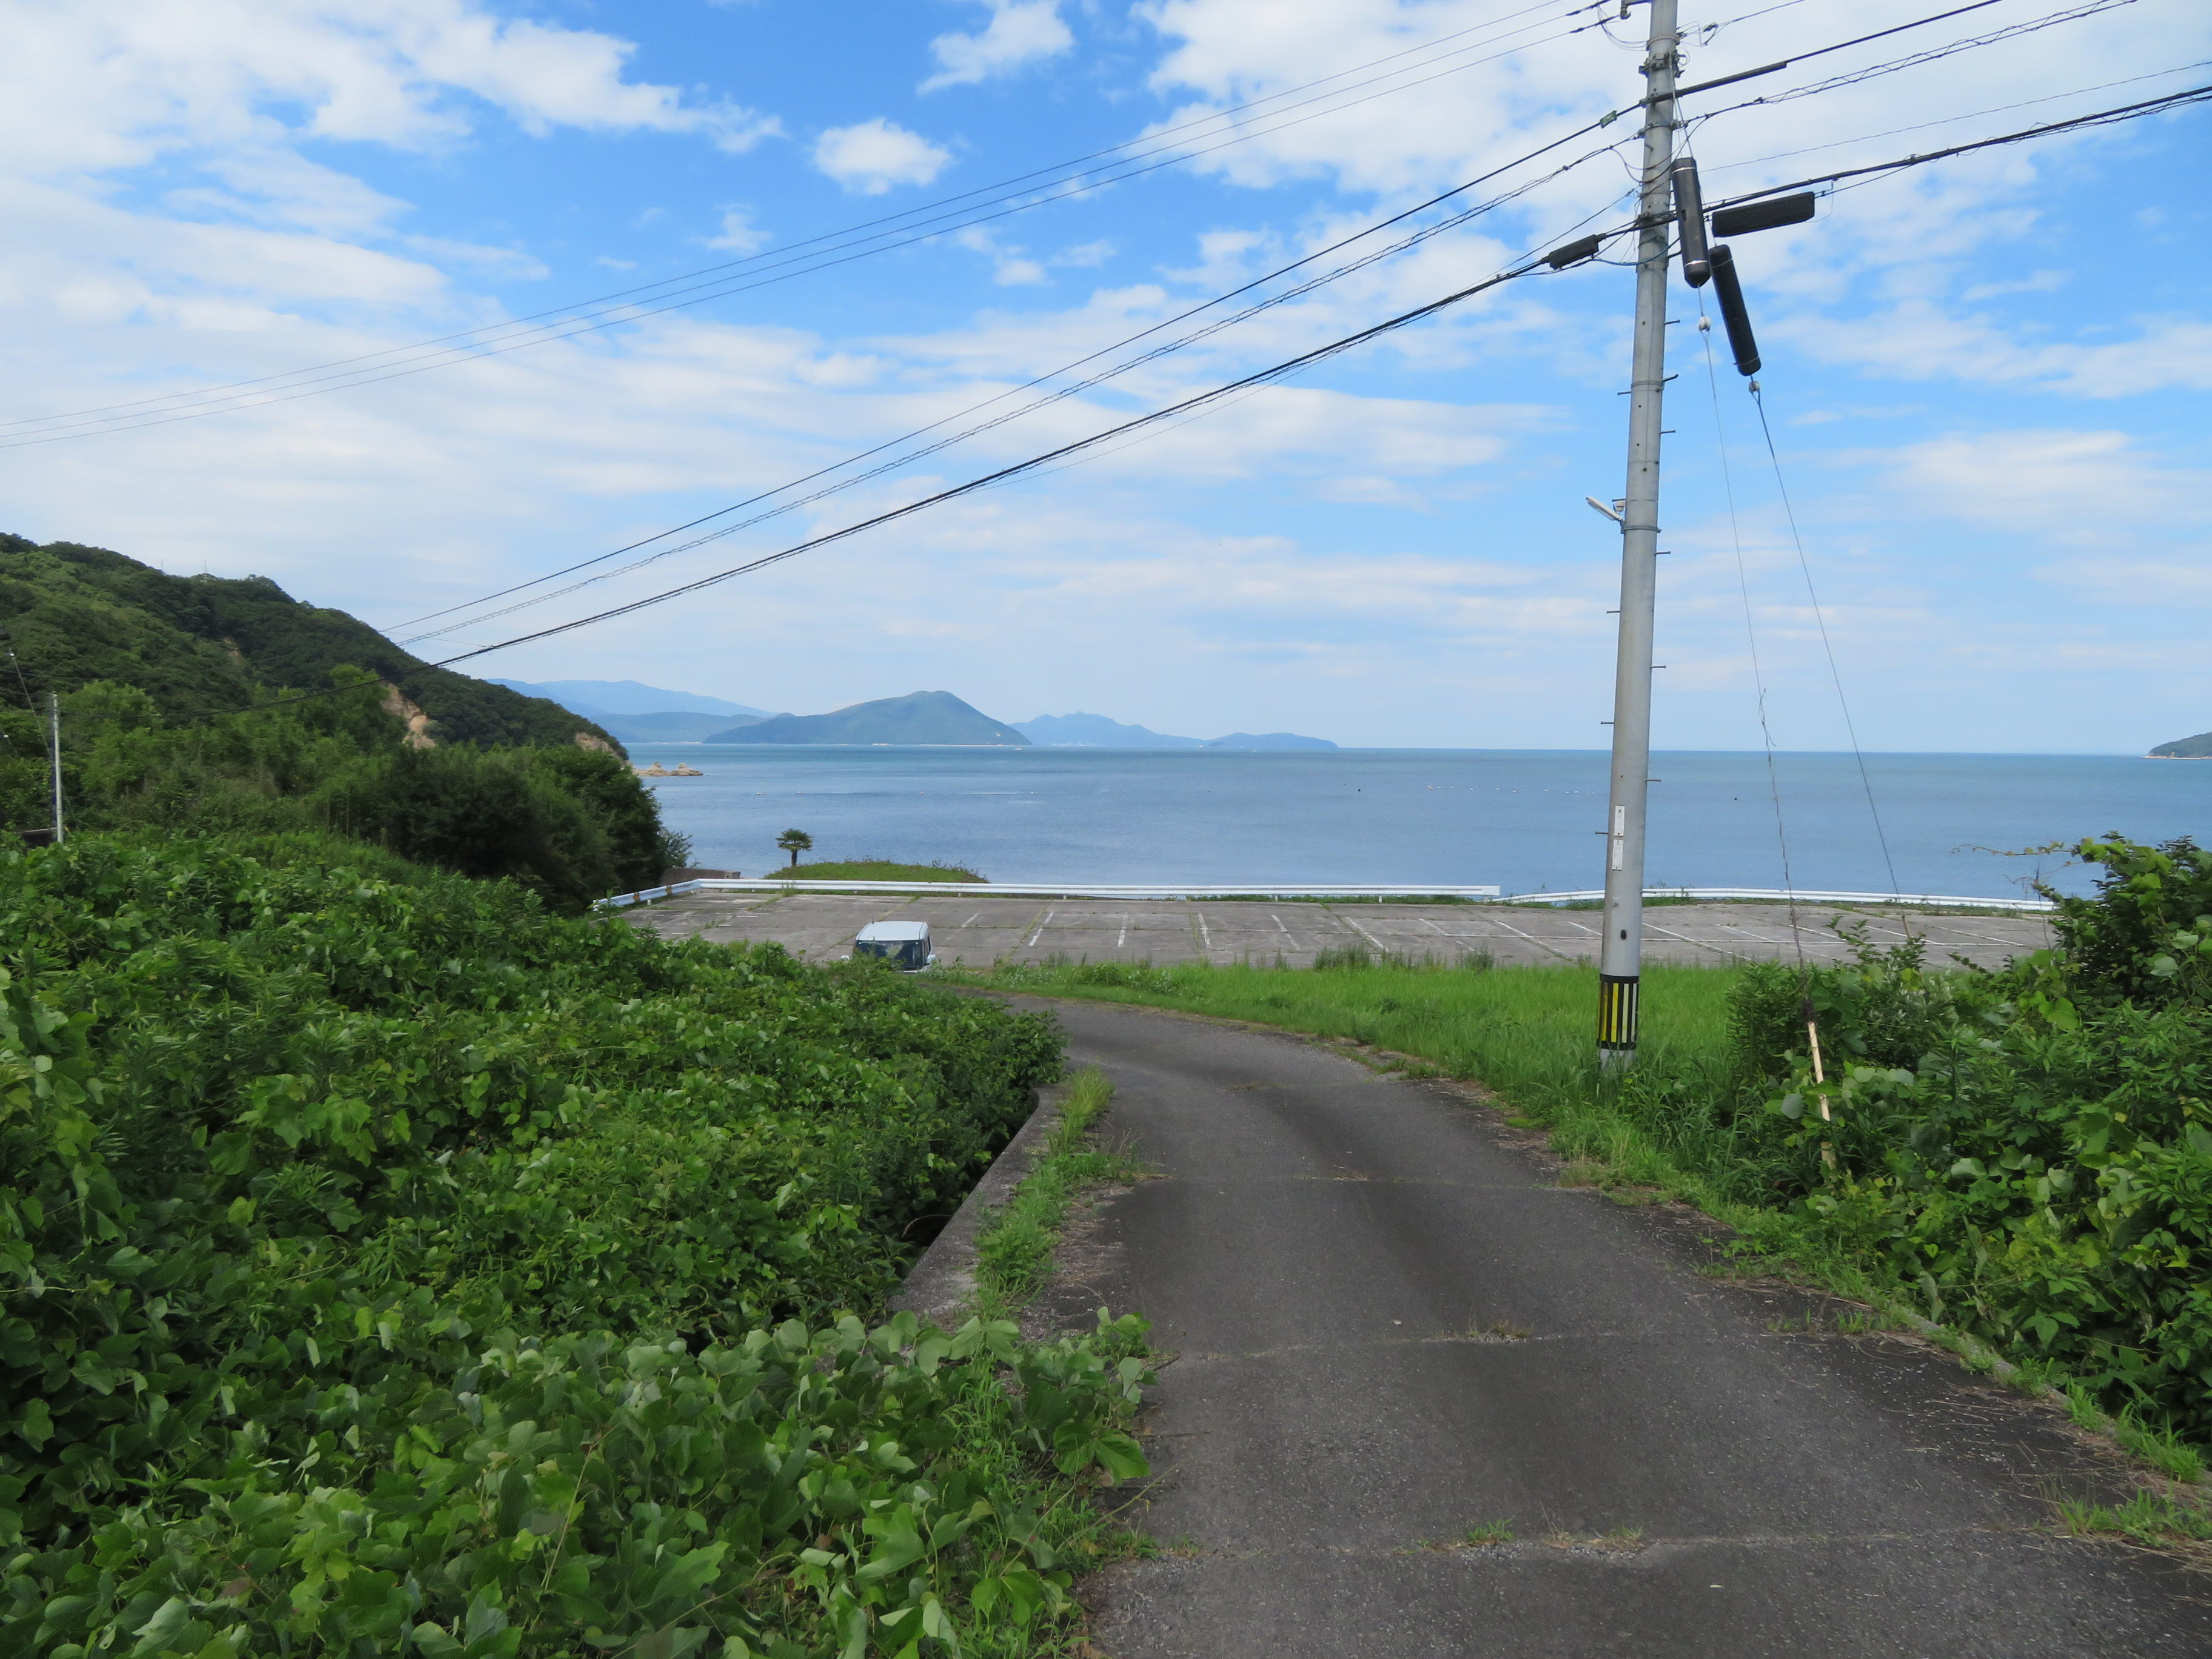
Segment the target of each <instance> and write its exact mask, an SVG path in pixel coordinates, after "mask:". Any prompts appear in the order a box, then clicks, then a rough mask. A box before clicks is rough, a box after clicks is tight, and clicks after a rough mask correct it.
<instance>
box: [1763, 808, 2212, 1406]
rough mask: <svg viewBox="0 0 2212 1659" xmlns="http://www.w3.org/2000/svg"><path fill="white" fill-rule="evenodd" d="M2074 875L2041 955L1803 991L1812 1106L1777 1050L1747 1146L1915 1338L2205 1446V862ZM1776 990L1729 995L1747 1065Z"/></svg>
mask: <svg viewBox="0 0 2212 1659" xmlns="http://www.w3.org/2000/svg"><path fill="white" fill-rule="evenodd" d="M2078 852H2079V854H2080V856H2081V857H2083V858H2084V859H2086V860H2090V861H2092V862H2094V863H2097V864H2100V865H2102V866H2104V867H2105V874H2104V876H2103V878H2102V879H2101V880H2100V884H2099V889H2098V892H2097V894H2096V896H2094V897H2093V898H2066V899H2063V900H2061V901H2060V910H2059V915H2058V918H2057V930H2058V933H2059V936H2060V939H2061V945H2060V948H2059V949H2057V951H2039V952H2037V953H2036V954H2035V955H2033V957H2028V958H2027V959H2026V960H2024V961H2022V962H2020V963H2015V964H2014V965H2013V966H2012V967H2011V968H2009V969H2007V970H2005V971H2004V972H2002V973H1999V974H1989V975H1980V974H1978V975H1949V976H1945V977H1944V978H1943V979H1942V981H1936V980H1935V979H1934V978H1933V977H1932V976H1929V975H1923V973H1922V971H1921V969H1920V964H1919V957H1918V954H1917V951H1911V950H1908V949H1900V950H1897V951H1863V952H1862V953H1861V955H1860V957H1859V960H1858V961H1857V963H1854V964H1852V965H1850V966H1849V967H1845V968H1838V969H1820V970H1817V971H1816V972H1815V973H1814V975H1812V976H1811V977H1812V985H1813V994H1814V1000H1815V1003H1816V1006H1819V1007H1820V1009H1821V1010H1822V1015H1823V1018H1822V1026H1821V1031H1822V1041H1823V1046H1824V1048H1825V1049H1826V1051H1827V1052H1826V1058H1827V1060H1828V1064H1827V1067H1826V1071H1827V1078H1826V1082H1825V1083H1816V1082H1815V1081H1814V1079H1813V1077H1812V1074H1811V1067H1810V1064H1809V1057H1808V1054H1806V1052H1805V1045H1804V1042H1803V1040H1802V1031H1801V1032H1800V1033H1799V1034H1798V1036H1797V1040H1796V1044H1795V1049H1796V1052H1795V1053H1793V1054H1790V1055H1789V1056H1788V1060H1787V1063H1786V1065H1785V1066H1784V1067H1783V1068H1782V1069H1783V1070H1784V1071H1785V1072H1786V1073H1787V1081H1786V1084H1785V1085H1784V1092H1782V1093H1781V1094H1780V1095H1779V1097H1777V1098H1773V1099H1771V1100H1770V1101H1769V1102H1767V1103H1766V1104H1765V1108H1764V1110H1763V1112H1762V1113H1761V1114H1760V1115H1759V1118H1758V1121H1757V1122H1756V1123H1755V1124H1754V1125H1753V1126H1752V1128H1753V1140H1754V1141H1755V1142H1758V1143H1761V1144H1763V1145H1764V1146H1765V1147H1766V1148H1767V1149H1768V1151H1769V1152H1771V1153H1772V1154H1773V1155H1774V1156H1776V1157H1777V1158H1778V1159H1779V1160H1780V1163H1781V1165H1782V1166H1783V1167H1784V1169H1785V1170H1787V1171H1788V1175H1787V1176H1786V1178H1785V1180H1784V1182H1783V1183H1782V1184H1783V1186H1784V1188H1785V1190H1789V1191H1794V1192H1796V1194H1799V1197H1798V1200H1797V1201H1798V1202H1799V1203H1801V1204H1802V1205H1803V1206H1805V1207H1806V1208H1807V1209H1808V1210H1809V1211H1811V1212H1814V1213H1816V1214H1819V1215H1820V1216H1823V1217H1825V1218H1826V1219H1827V1220H1828V1222H1829V1223H1830V1224H1831V1225H1832V1226H1833V1227H1835V1228H1836V1229H1838V1230H1839V1231H1840V1232H1841V1233H1842V1234H1843V1235H1844V1237H1848V1238H1850V1239H1851V1240H1852V1241H1854V1242H1855V1243H1856V1244H1857V1246H1858V1248H1859V1249H1862V1250H1863V1251H1865V1252H1870V1253H1872V1254H1873V1255H1875V1256H1877V1257H1879V1258H1881V1259H1882V1260H1883V1261H1886V1263H1887V1267H1889V1269H1890V1270H1891V1272H1893V1273H1894V1274H1895V1276H1896V1277H1897V1279H1899V1281H1900V1282H1901V1283H1902V1284H1903V1285H1905V1286H1907V1287H1909V1288H1910V1289H1911V1291H1913V1292H1914V1293H1915V1294H1916V1295H1917V1296H1918V1297H1921V1298H1923V1300H1924V1302H1925V1304H1926V1305H1927V1308H1928V1311H1929V1314H1930V1315H1931V1316H1935V1317H1940V1318H1943V1319H1946V1320H1948V1321H1951V1322H1954V1323H1957V1324H1959V1325H1960V1326H1963V1327H1964V1328H1967V1329H1969V1330H1972V1331H1973V1332H1975V1333H1976V1334H1980V1335H1982V1336H1984V1337H1986V1338H1988V1339H1989V1340H1991V1341H1993V1342H1996V1343H1997V1344H1998V1345H2000V1346H2002V1347H2003V1348H2005V1349H2006V1350H2008V1352H2012V1353H2014V1354H2015V1356H2017V1357H2021V1358H2032V1359H2035V1360H2039V1361H2043V1362H2047V1363H2049V1364H2053V1365H2055V1366H2057V1367H2058V1368H2060V1369H2063V1370H2064V1371H2066V1372H2067V1373H2069V1374H2070V1375H2071V1376H2074V1377H2075V1378H2076V1379H2077V1380H2078V1381H2079V1382H2081V1383H2082V1384H2083V1385H2085V1386H2086V1387H2087V1388H2088V1389H2091V1390H2092V1391H2093V1392H2094V1393H2095V1394H2097V1395H2099V1396H2100V1399H2101V1400H2102V1401H2103V1402H2104V1403H2105V1404H2106V1406H2107V1407H2113V1408H2119V1407H2132V1408H2135V1409H2136V1410H2138V1411H2140V1412H2142V1413H2144V1414H2145V1415H2147V1416H2148V1417H2150V1418H2153V1419H2155V1420H2158V1421H2161V1422H2164V1423H2166V1424H2170V1425H2174V1426H2176V1427H2178V1428H2179V1429H2180V1430H2181V1431H2184V1432H2185V1433H2186V1434H2188V1435H2190V1436H2191V1437H2195V1438H2197V1439H2203V1438H2206V1437H2212V1279H2208V1277H2207V1273H2206V1269H2207V1267H2208V1266H2212V1018H2208V1013H2212V860H2208V858H2207V856H2206V854H2204V853H2203V851H2202V850H2200V849H2199V848H2196V847H2195V846H2193V845H2192V844H2191V843H2189V842H2175V843H2172V845H2169V846H2167V847H2165V848H2148V847H2141V846H2136V845H2133V844H2131V843H2129V842H2124V841H2121V840H2119V839H2118V838H2117V837H2113V838H2109V839H2107V840H2105V841H2101V842H2084V843H2083V844H2082V845H2081V848H2079V849H2078ZM1779 977H1780V975H1778V974H1777V973H1776V972H1773V971H1761V972H1759V973H1754V974H1753V975H1748V976H1747V979H1746V981H1745V982H1744V990H1743V993H1742V995H1741V1001H1740V1004H1739V1008H1738V1014H1739V1018H1738V1030H1739V1033H1740V1034H1741V1036H1742V1041H1743V1042H1745V1043H1747V1044H1749V1045H1750V1053H1751V1054H1752V1055H1753V1057H1756V1056H1757V1055H1759V1054H1766V1053H1770V1052H1772V1051H1773V1049H1774V1047H1775V1044H1776V1041H1777V1035H1778V1024H1779V1022H1778V1018H1777V1017H1776V1016H1775V1014H1774V1012H1773V1005H1774V1004H1775V1003H1776V1002H1777V1000H1778V997H1777V992H1776V984H1777V981H1778V978H1779ZM1824 1104H1825V1106H1826V1115H1825V1116H1824V1115H1822V1111H1821V1108H1822V1106H1823V1105H1824Z"/></svg>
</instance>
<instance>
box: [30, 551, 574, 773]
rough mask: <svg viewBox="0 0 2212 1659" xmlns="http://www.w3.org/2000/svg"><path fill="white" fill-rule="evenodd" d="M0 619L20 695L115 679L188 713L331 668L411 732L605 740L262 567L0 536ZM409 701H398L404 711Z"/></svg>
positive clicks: (310, 678)
mask: <svg viewBox="0 0 2212 1659" xmlns="http://www.w3.org/2000/svg"><path fill="white" fill-rule="evenodd" d="M0 619H4V621H5V622H6V623H7V625H8V627H9V629H12V630H13V631H14V634H15V653H16V655H17V657H18V659H20V661H21V664H22V668H23V672H24V674H25V675H26V677H27V680H28V683H29V687H30V690H31V692H32V694H33V699H34V701H35V700H36V699H38V698H40V697H42V696H44V694H45V693H46V691H48V690H55V691H60V692H64V693H66V692H70V691H74V690H76V688H77V687H79V686H81V685H82V684H85V683H86V682H87V681H89V680H118V681H120V682H122V683H123V684H126V685H135V686H137V688H138V689H139V690H142V691H144V692H145V693H146V694H147V695H148V696H151V697H152V698H153V699H154V702H155V707H156V708H159V709H160V710H161V714H162V715H163V716H164V717H165V718H166V719H168V720H196V719H199V718H202V717H204V716H206V715H209V714H221V713H224V712H226V711H228V710H230V709H234V708H249V707H251V706H252V703H253V702H254V700H255V698H256V696H258V695H260V694H262V693H264V692H268V691H276V690H298V691H319V690H327V689H328V688H329V686H330V684H331V669H333V668H336V667H337V666H339V665H349V666H351V667H355V668H359V669H364V670H366V671H368V672H369V673H372V674H374V675H375V676H377V677H378V678H380V679H381V680H383V681H384V682H385V683H386V684H387V685H391V686H396V687H397V688H398V693H399V696H400V697H404V699H405V700H406V701H405V702H399V701H398V699H395V700H394V701H393V703H392V705H391V706H392V708H393V710H394V712H395V713H397V714H399V715H400V716H401V717H402V718H403V719H404V720H407V721H408V723H409V725H410V727H412V728H413V729H414V731H415V732H416V735H417V737H418V738H427V739H428V740H429V741H430V742H432V743H477V744H484V745H485V746H486V747H495V746H502V745H536V744H571V743H574V742H577V741H579V740H588V742H589V743H591V744H604V743H608V742H609V741H610V740H611V733H610V732H605V731H604V730H602V729H601V728H600V726H599V723H598V722H596V721H595V720H592V718H591V717H590V716H589V715H583V716H579V715H578V714H575V713H574V711H573V710H570V709H567V708H562V707H561V706H559V705H558V704H556V703H554V702H548V701H546V700H544V699H543V698H539V697H537V696H531V695H529V694H527V693H518V692H517V691H516V690H514V689H513V688H512V687H509V686H506V685H501V684H498V683H497V682H495V681H491V680H479V679H475V678H471V677H470V676H469V675H466V674H456V673H454V672H453V671H452V670H451V669H446V668H433V667H432V666H430V665H429V664H428V663H426V662H424V661H423V660H422V659H421V658H420V657H415V656H410V655H409V654H408V653H406V652H404V651H403V650H401V649H400V648H399V647H398V646H396V645H394V644H392V641H390V640H387V639H386V638H385V637H384V635H381V634H380V633H378V632H377V631H376V630H375V629H374V628H371V627H370V626H369V625H368V623H365V622H362V621H361V620H360V619H358V618H357V617H349V616H348V615H347V614H346V613H345V612H344V611H328V610H325V609H324V608H322V607H321V606H319V605H309V604H307V603H306V602H305V601H303V600H300V599H294V598H293V597H292V596H291V595H290V594H289V593H287V592H285V591H284V590H283V588H281V587H279V586H277V585H276V583H275V582H273V581H271V580H270V579H269V578H268V577H266V576H240V577H228V576H172V575H169V574H167V573H165V572H163V571H160V570H156V569H155V568H154V567H153V566H151V565H147V564H141V563H139V562H138V561H137V560H136V559H132V558H126V557H125V556H124V555H122V554H120V553H114V552H111V551H109V550H107V549H106V548H104V547H85V546H82V545H80V544H77V543H75V542H48V543H46V544H45V545H44V546H41V545H40V544H38V543H36V542H33V541H31V540H29V539H28V538H25V537H21V536H7V535H0ZM410 705H411V706H412V707H411V708H410Z"/></svg>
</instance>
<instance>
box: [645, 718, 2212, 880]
mask: <svg viewBox="0 0 2212 1659" xmlns="http://www.w3.org/2000/svg"><path fill="white" fill-rule="evenodd" d="M632 754H633V757H634V758H635V760H636V762H637V763H638V764H640V765H647V764H650V763H652V762H654V761H659V762H660V763H663V764H665V765H674V764H675V763H678V762H679V761H681V762H685V763H690V765H693V766H696V767H698V768H699V769H701V770H702V771H703V772H704V773H705V774H706V775H705V776H704V777H699V778H671V779H667V780H653V783H654V785H655V787H657V788H658V789H659V794H660V799H661V803H662V809H663V811H664V812H665V816H666V817H667V819H668V821H669V822H670V823H671V824H672V825H673V826H674V827H675V828H677V829H682V830H684V831H685V832H687V833H688V834H689V835H690V836H691V837H692V840H693V843H694V851H693V857H694V859H695V860H696V862H698V863H700V864H702V865H705V866H710V867H714V868H720V869H732V870H740V871H743V872H744V873H745V874H747V875H756V874H765V873H767V872H769V870H770V869H772V868H773V867H774V866H777V865H780V864H781V863H782V862H784V857H783V855H782V854H779V853H777V852H776V850H775V837H776V836H777V834H778V832H780V831H781V830H783V829H804V830H805V831H807V832H808V833H809V834H811V836H813V837H814V847H815V850H814V852H813V853H812V854H811V855H810V856H811V857H812V858H815V859H823V858H888V859H897V860H902V861H908V862H915V863H927V862H929V861H931V860H943V861H945V862H946V863H951V864H957V865H963V866H967V867H968V868H970V869H973V870H978V871H981V872H982V873H983V874H985V875H987V876H988V877H991V878H994V879H995V880H1000V881H1075V880H1085V881H1098V882H1135V881H1165V880H1176V881H1188V882H1193V883H1204V882H1221V883H1241V882H1255V883H1264V882H1275V881H1283V882H1296V881H1311V882H1316V883H1334V882H1346V883H1352V882H1374V883H1406V884H1413V885H1418V884H1421V883H1424V882H1435V883H1439V884H1478V883H1485V882H1495V883H1497V884H1498V885H1499V886H1501V887H1502V888H1504V890H1506V891H1507V892H1509V893H1512V892H1530V891H1535V890H1540V889H1545V888H1549V889H1551V890H1554V891H1558V890H1572V889H1577V888H1589V887H1595V886H1597V885H1599V884H1601V880H1602V872H1601V870H1600V867H1599V865H1600V835H1601V831H1602V829H1603V827H1604V821H1605V805H1606V767H1607V757H1605V755H1603V754H1602V753H1598V752H1589V751H1574V750H1559V751H1551V750H1464V749H1460V750H1411V749H1370V750H1338V751H1336V752H1334V753H1321V754H1231V753H1225V752H1219V751H1212V750H1199V751H1190V750H1166V751H1158V750H1111V749H1013V750H991V749H845V748H827V747H825V748H785V747H781V746H778V747H775V748H768V747H762V748H757V749H756V748H747V747H744V746H742V745H736V744H732V745H726V746H725V745H721V744H641V745H638V746H637V747H636V748H635V749H634V750H633V751H632ZM1866 764H1867V772H1868V774H1869V778H1870V780H1871V781H1872V784H1873V793H1874V805H1875V809H1877V810H1878V811H1879V813H1880V817H1881V836H1877V835H1876V833H1875V815H1874V813H1873V812H1870V811H1869V807H1868V802H1867V790H1866V787H1865V786H1864V785H1863V783H1862V781H1861V780H1860V775H1859V769H1858V767H1857V763H1855V762H1854V761H1853V760H1852V758H1851V757H1850V756H1849V755H1829V754H1792V755H1783V756H1780V757H1778V759H1777V762H1776V772H1777V775H1778V781H1779V783H1780V790H1781V798H1782V827H1783V829H1784V831H1785V832H1786V835H1787V837H1788V842H1789V857H1790V874H1791V875H1792V876H1793V877H1794V878H1795V881H1796V885H1798V886H1799V887H1803V888H1814V889H1840V890H1849V891H1889V890H1891V886H1890V874H1889V870H1888V868H1887V866H1886V865H1885V862H1884V858H1883V852H1882V839H1883V837H1886V838H1887V842H1888V861H1889V863H1890V864H1893V866H1895V870H1896V880H1897V883H1898V888H1899V890H1903V891H1905V892H1919V893H1957V894H1962V895H1969V894H1970V895H1978V896H2014V895H2017V894H2019V893H2021V891H2022V890H2023V889H2024V887H2025V884H2027V882H2028V881H2029V880H2031V879H2033V878H2035V877H2036V876H2039V875H2040V876H2041V877H2043V878H2045V879H2047V880H2050V881H2051V882H2052V883H2053V884H2055V885H2057V886H2059V887H2060V888H2062V889H2065V890H2077V891H2078V890H2085V889H2086V888H2087V885H2088V884H2089V875H2088V874H2087V873H2085V872H2083V871H2081V869H2079V868H2078V867H2075V868H2069V867H2067V864H2068V861H2067V860H2066V858H2065V857H2064V855H2063V854H2033V855H2020V854H2021V849H2023V848H2033V847H2039V846H2042V845H2044V844H2045V843H2048V842H2068V841H2074V840H2078V839H2079V838H2080V837H2081V836H2092V835H2100V834H2102V833H2103V832H2105V831H2106V830H2108V829H2118V830H2119V831H2121V832H2123V833H2124V834H2125V835H2128V836H2132V837H2134V838H2136V840H2139V841H2152V842H2157V841H2166V840H2171V839H2172V838H2173V837H2175V836H2193V837H2195V838H2197V839H2198V840H2200V841H2201V840H2204V839H2206V838H2207V837H2208V834H2212V761H2154V760H2142V759H2136V758H2132V757H2120V756H2101V755H2100V756H2077V755H1869V756H1868V757H1867V762H1866ZM1652 772H1653V774H1654V775H1655V776H1656V777H1657V779H1658V780H1659V781H1657V782H1656V783H1655V784H1654V785H1653V786H1652V789H1651V851H1650V860H1649V870H1650V880H1651V882H1652V884H1654V885H1669V886H1685V887H1779V886H1781V885H1782V884H1783V860H1782V851H1781V847H1780V844H1779V842H1778V838H1777V836H1776V829H1775V810H1774V798H1773V793H1772V792H1771V790H1770V787H1769V784H1768V777H1767V769H1766V763H1765V758H1764V757H1761V756H1759V755H1757V754H1737V753H1723V754H1666V755H1661V756H1659V757H1656V759H1655V761H1654V763H1653V766H1652ZM2008 854H2011V855H2010V856H2008Z"/></svg>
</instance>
